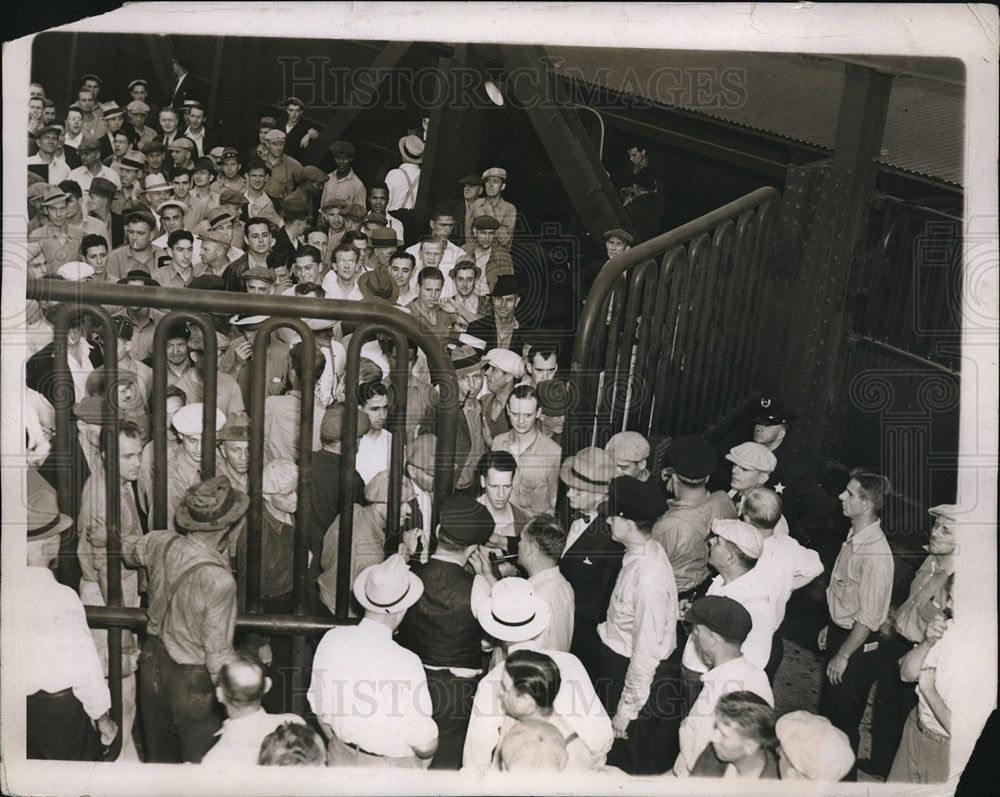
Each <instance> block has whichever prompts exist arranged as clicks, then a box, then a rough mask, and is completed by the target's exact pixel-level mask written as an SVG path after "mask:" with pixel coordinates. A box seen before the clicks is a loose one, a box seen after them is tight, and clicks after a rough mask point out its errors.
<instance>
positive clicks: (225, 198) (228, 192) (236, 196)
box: [219, 188, 250, 205]
mask: <svg viewBox="0 0 1000 797" xmlns="http://www.w3.org/2000/svg"><path fill="white" fill-rule="evenodd" d="M219 204H220V205H249V204H250V201H249V200H248V199H247V198H246V197H245V196H243V194H241V193H240V192H239V191H237V190H236V189H235V188H223V189H222V193H221V194H219Z"/></svg>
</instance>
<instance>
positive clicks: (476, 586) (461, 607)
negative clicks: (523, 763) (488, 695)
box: [398, 495, 496, 769]
mask: <svg viewBox="0 0 1000 797" xmlns="http://www.w3.org/2000/svg"><path fill="white" fill-rule="evenodd" d="M495 526H496V524H495V522H494V520H493V516H492V515H491V514H490V512H489V510H488V509H487V508H486V507H485V506H483V505H482V504H480V503H479V502H478V501H476V500H475V499H474V498H470V497H468V496H462V495H453V496H451V497H449V498H447V499H445V501H444V502H443V503H442V505H441V509H440V518H439V523H438V527H437V548H436V549H435V551H434V553H433V554H432V555H431V557H430V559H429V560H428V561H427V562H426V563H424V564H419V565H416V566H415V567H414V568H413V572H414V573H415V574H416V576H417V577H418V578H419V579H420V582H421V583H422V584H423V587H424V594H423V595H422V596H421V598H420V600H419V601H417V602H416V604H414V605H413V606H412V607H411V608H410V610H409V611H408V612H407V613H406V617H405V618H404V619H403V622H402V623H401V624H400V626H399V636H398V639H399V644H401V645H402V646H403V647H406V648H409V649H410V650H412V651H413V652H414V653H416V654H417V655H418V656H419V657H420V659H421V661H422V662H423V665H424V670H425V671H426V673H427V684H428V687H429V689H430V694H431V701H432V703H433V716H434V721H435V722H436V723H437V726H438V739H439V744H438V749H437V752H436V753H435V755H434V758H433V760H432V761H431V764H430V766H431V769H458V768H460V767H461V765H462V748H463V746H464V745H465V735H466V731H467V730H468V727H469V717H470V716H471V712H472V701H473V698H474V697H475V694H476V686H477V685H478V683H479V679H480V677H481V676H482V674H483V654H482V649H481V647H480V641H481V640H480V637H481V631H480V628H479V622H478V621H477V620H476V616H475V614H474V613H473V609H472V602H473V599H474V596H478V595H482V596H485V595H486V594H488V592H489V587H488V585H487V583H486V580H485V579H484V578H483V577H482V576H474V575H473V574H472V573H470V572H469V571H468V570H466V569H465V565H466V564H467V563H468V561H469V557H470V556H471V555H472V553H473V551H475V550H476V547H477V546H479V545H482V544H483V543H485V542H486V541H487V540H489V538H490V537H491V536H492V535H493V531H494V529H495ZM477 582H479V583H477Z"/></svg>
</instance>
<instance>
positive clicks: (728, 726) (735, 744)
mask: <svg viewBox="0 0 1000 797" xmlns="http://www.w3.org/2000/svg"><path fill="white" fill-rule="evenodd" d="M709 741H711V743H712V747H713V748H714V749H715V755H716V756H717V757H718V759H719V760H720V761H724V762H726V763H733V762H734V761H739V760H740V759H742V758H744V757H746V756H748V755H750V754H751V753H753V752H754V750H755V749H756V748H757V747H758V745H757V744H756V743H755V742H754V740H753V739H748V738H747V737H746V736H744V735H743V733H742V732H741V729H740V726H739V725H737V724H736V723H735V722H732V721H731V720H727V719H725V718H723V717H720V716H719V715H718V714H716V716H715V727H714V728H713V730H712V736H711V738H710V740H709Z"/></svg>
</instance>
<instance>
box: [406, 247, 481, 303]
mask: <svg viewBox="0 0 1000 797" xmlns="http://www.w3.org/2000/svg"><path fill="white" fill-rule="evenodd" d="M406 251H407V252H409V253H410V254H411V255H413V257H414V259H415V260H416V261H417V265H416V266H415V267H414V269H413V274H411V275H410V287H411V289H412V290H413V291H414V293H416V292H417V276H418V275H419V274H420V270H421V269H422V268H423V267H424V262H423V260H421V259H420V244H414V245H413V246H409V247H407V249H406ZM468 259H469V256H468V255H466V254H465V252H464V251H463V250H462V249H460V248H459V247H457V246H455V244H453V243H452V242H451V241H448V242H447V244H445V247H444V255H442V257H441V262H440V263H439V264H438V268H439V269H441V273H442V274H444V286H443V287H442V288H441V295H442V296H449V295H452V294H454V293H455V284H454V282H453V280H452V278H451V272H452V269H454V268H455V264H456V263H457V262H458V261H459V260H468Z"/></svg>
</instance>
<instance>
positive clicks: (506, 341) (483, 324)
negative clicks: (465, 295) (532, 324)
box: [469, 274, 525, 356]
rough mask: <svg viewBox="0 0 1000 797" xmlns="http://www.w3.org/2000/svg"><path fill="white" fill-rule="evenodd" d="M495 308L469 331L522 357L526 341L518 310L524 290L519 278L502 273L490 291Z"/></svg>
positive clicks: (487, 344) (492, 346) (495, 345)
mask: <svg viewBox="0 0 1000 797" xmlns="http://www.w3.org/2000/svg"><path fill="white" fill-rule="evenodd" d="M490 302H491V303H492V305H493V310H492V312H490V313H487V314H486V315H485V316H483V317H482V318H480V319H477V320H476V321H473V322H472V323H471V324H469V334H470V335H473V336H474V337H477V338H480V339H481V340H484V341H486V351H489V350H490V349H510V350H511V351H513V352H514V353H515V354H517V355H518V356H523V354H524V346H525V340H524V336H523V333H522V332H521V329H520V327H521V324H520V322H519V321H518V320H517V316H516V315H515V311H516V310H517V306H518V304H520V302H521V289H520V287H519V286H518V281H517V277H515V276H514V275H513V274H502V275H501V276H499V277H498V278H497V281H496V284H495V285H494V286H493V291H492V292H491V293H490Z"/></svg>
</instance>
